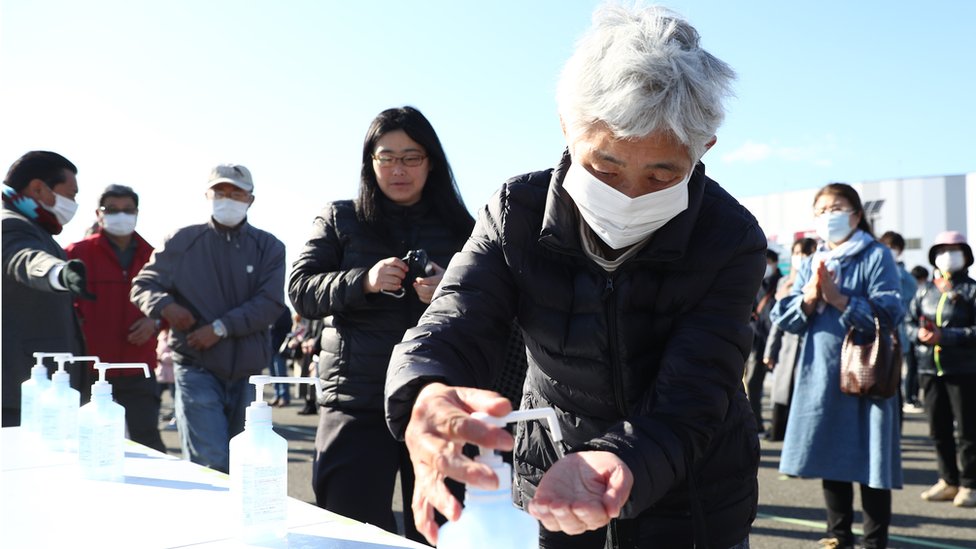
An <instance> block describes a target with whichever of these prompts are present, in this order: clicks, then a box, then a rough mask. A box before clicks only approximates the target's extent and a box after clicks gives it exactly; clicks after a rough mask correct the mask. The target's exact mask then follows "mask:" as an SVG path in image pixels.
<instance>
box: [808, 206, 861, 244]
mask: <svg viewBox="0 0 976 549" xmlns="http://www.w3.org/2000/svg"><path fill="white" fill-rule="evenodd" d="M814 225H815V226H816V230H817V236H819V237H820V238H822V239H824V240H826V241H827V242H830V243H832V244H838V243H840V242H843V241H844V240H845V239H846V238H847V237H848V236H851V233H852V232H854V229H852V228H851V212H843V211H840V212H825V213H822V214H820V215H818V216H817V217H816V218H815V219H814Z"/></svg>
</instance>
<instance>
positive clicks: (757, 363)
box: [746, 338, 766, 433]
mask: <svg viewBox="0 0 976 549" xmlns="http://www.w3.org/2000/svg"><path fill="white" fill-rule="evenodd" d="M765 341H766V339H765V338H763V346H764V347H765ZM762 354H763V351H756V350H755V348H754V349H753V351H752V354H751V355H749V360H748V361H746V395H747V396H748V397H749V405H750V406H752V413H753V414H755V416H756V425H758V426H759V432H760V433H762V432H764V431H765V430H766V428H765V427H764V426H763V419H762V397H763V382H765V381H766V365H765V364H763V362H762Z"/></svg>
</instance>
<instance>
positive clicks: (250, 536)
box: [230, 375, 322, 543]
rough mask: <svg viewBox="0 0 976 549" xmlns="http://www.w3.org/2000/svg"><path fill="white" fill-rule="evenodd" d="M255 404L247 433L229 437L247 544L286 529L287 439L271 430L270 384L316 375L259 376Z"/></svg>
mask: <svg viewBox="0 0 976 549" xmlns="http://www.w3.org/2000/svg"><path fill="white" fill-rule="evenodd" d="M249 380H250V382H251V383H253V384H254V402H252V403H251V405H250V406H248V407H247V410H246V411H245V416H244V417H245V419H244V431H242V432H241V433H239V434H238V435H237V436H235V437H234V438H232V439H230V493H231V501H232V502H233V503H232V505H233V513H234V515H235V516H236V517H237V518H236V521H237V525H236V526H237V532H238V534H237V535H238V537H239V538H241V539H243V540H245V541H248V542H252V543H253V542H265V541H273V540H274V538H280V537H283V536H284V535H285V533H286V529H287V518H288V517H287V512H286V507H287V502H288V441H286V440H285V439H284V438H283V437H281V436H280V435H278V434H276V433H275V432H274V430H272V428H271V407H270V406H268V403H267V402H265V401H264V386H265V385H267V384H269V383H312V384H314V385H315V387H316V390H317V392H318V394H319V396H321V394H322V383H321V380H320V379H318V378H314V377H272V376H265V375H255V376H251V377H250V378H249Z"/></svg>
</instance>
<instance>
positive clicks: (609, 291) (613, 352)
mask: <svg viewBox="0 0 976 549" xmlns="http://www.w3.org/2000/svg"><path fill="white" fill-rule="evenodd" d="M603 298H604V299H606V300H607V332H608V333H607V342H608V343H609V351H610V375H611V377H612V378H613V398H614V401H615V402H616V404H617V412H619V413H620V415H621V416H626V415H627V407H626V406H625V405H624V386H623V385H624V384H623V379H622V378H623V375H622V373H621V371H620V364H619V361H618V357H617V339H616V337H615V334H616V333H617V304H616V300H614V299H613V275H609V276H607V285H606V287H605V288H604V291H603Z"/></svg>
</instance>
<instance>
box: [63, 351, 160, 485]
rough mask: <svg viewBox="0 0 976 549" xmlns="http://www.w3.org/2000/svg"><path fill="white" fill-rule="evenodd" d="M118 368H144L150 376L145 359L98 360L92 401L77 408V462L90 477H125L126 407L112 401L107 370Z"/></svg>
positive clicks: (108, 478) (117, 479)
mask: <svg viewBox="0 0 976 549" xmlns="http://www.w3.org/2000/svg"><path fill="white" fill-rule="evenodd" d="M118 368H142V372H143V374H144V375H145V376H146V377H149V365H148V364H145V363H119V364H109V363H106V362H97V363H95V369H96V370H98V381H96V382H95V383H93V384H92V398H91V402H89V403H88V404H85V405H84V406H82V407H81V409H80V410H79V411H78V462H79V463H80V465H81V476H82V477H84V478H87V479H91V480H108V481H120V480H123V479H124V478H125V473H124V463H125V408H123V407H122V406H121V405H119V404H116V403H115V402H112V385H111V384H110V383H109V382H108V381H106V380H105V371H106V370H112V369H118Z"/></svg>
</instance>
